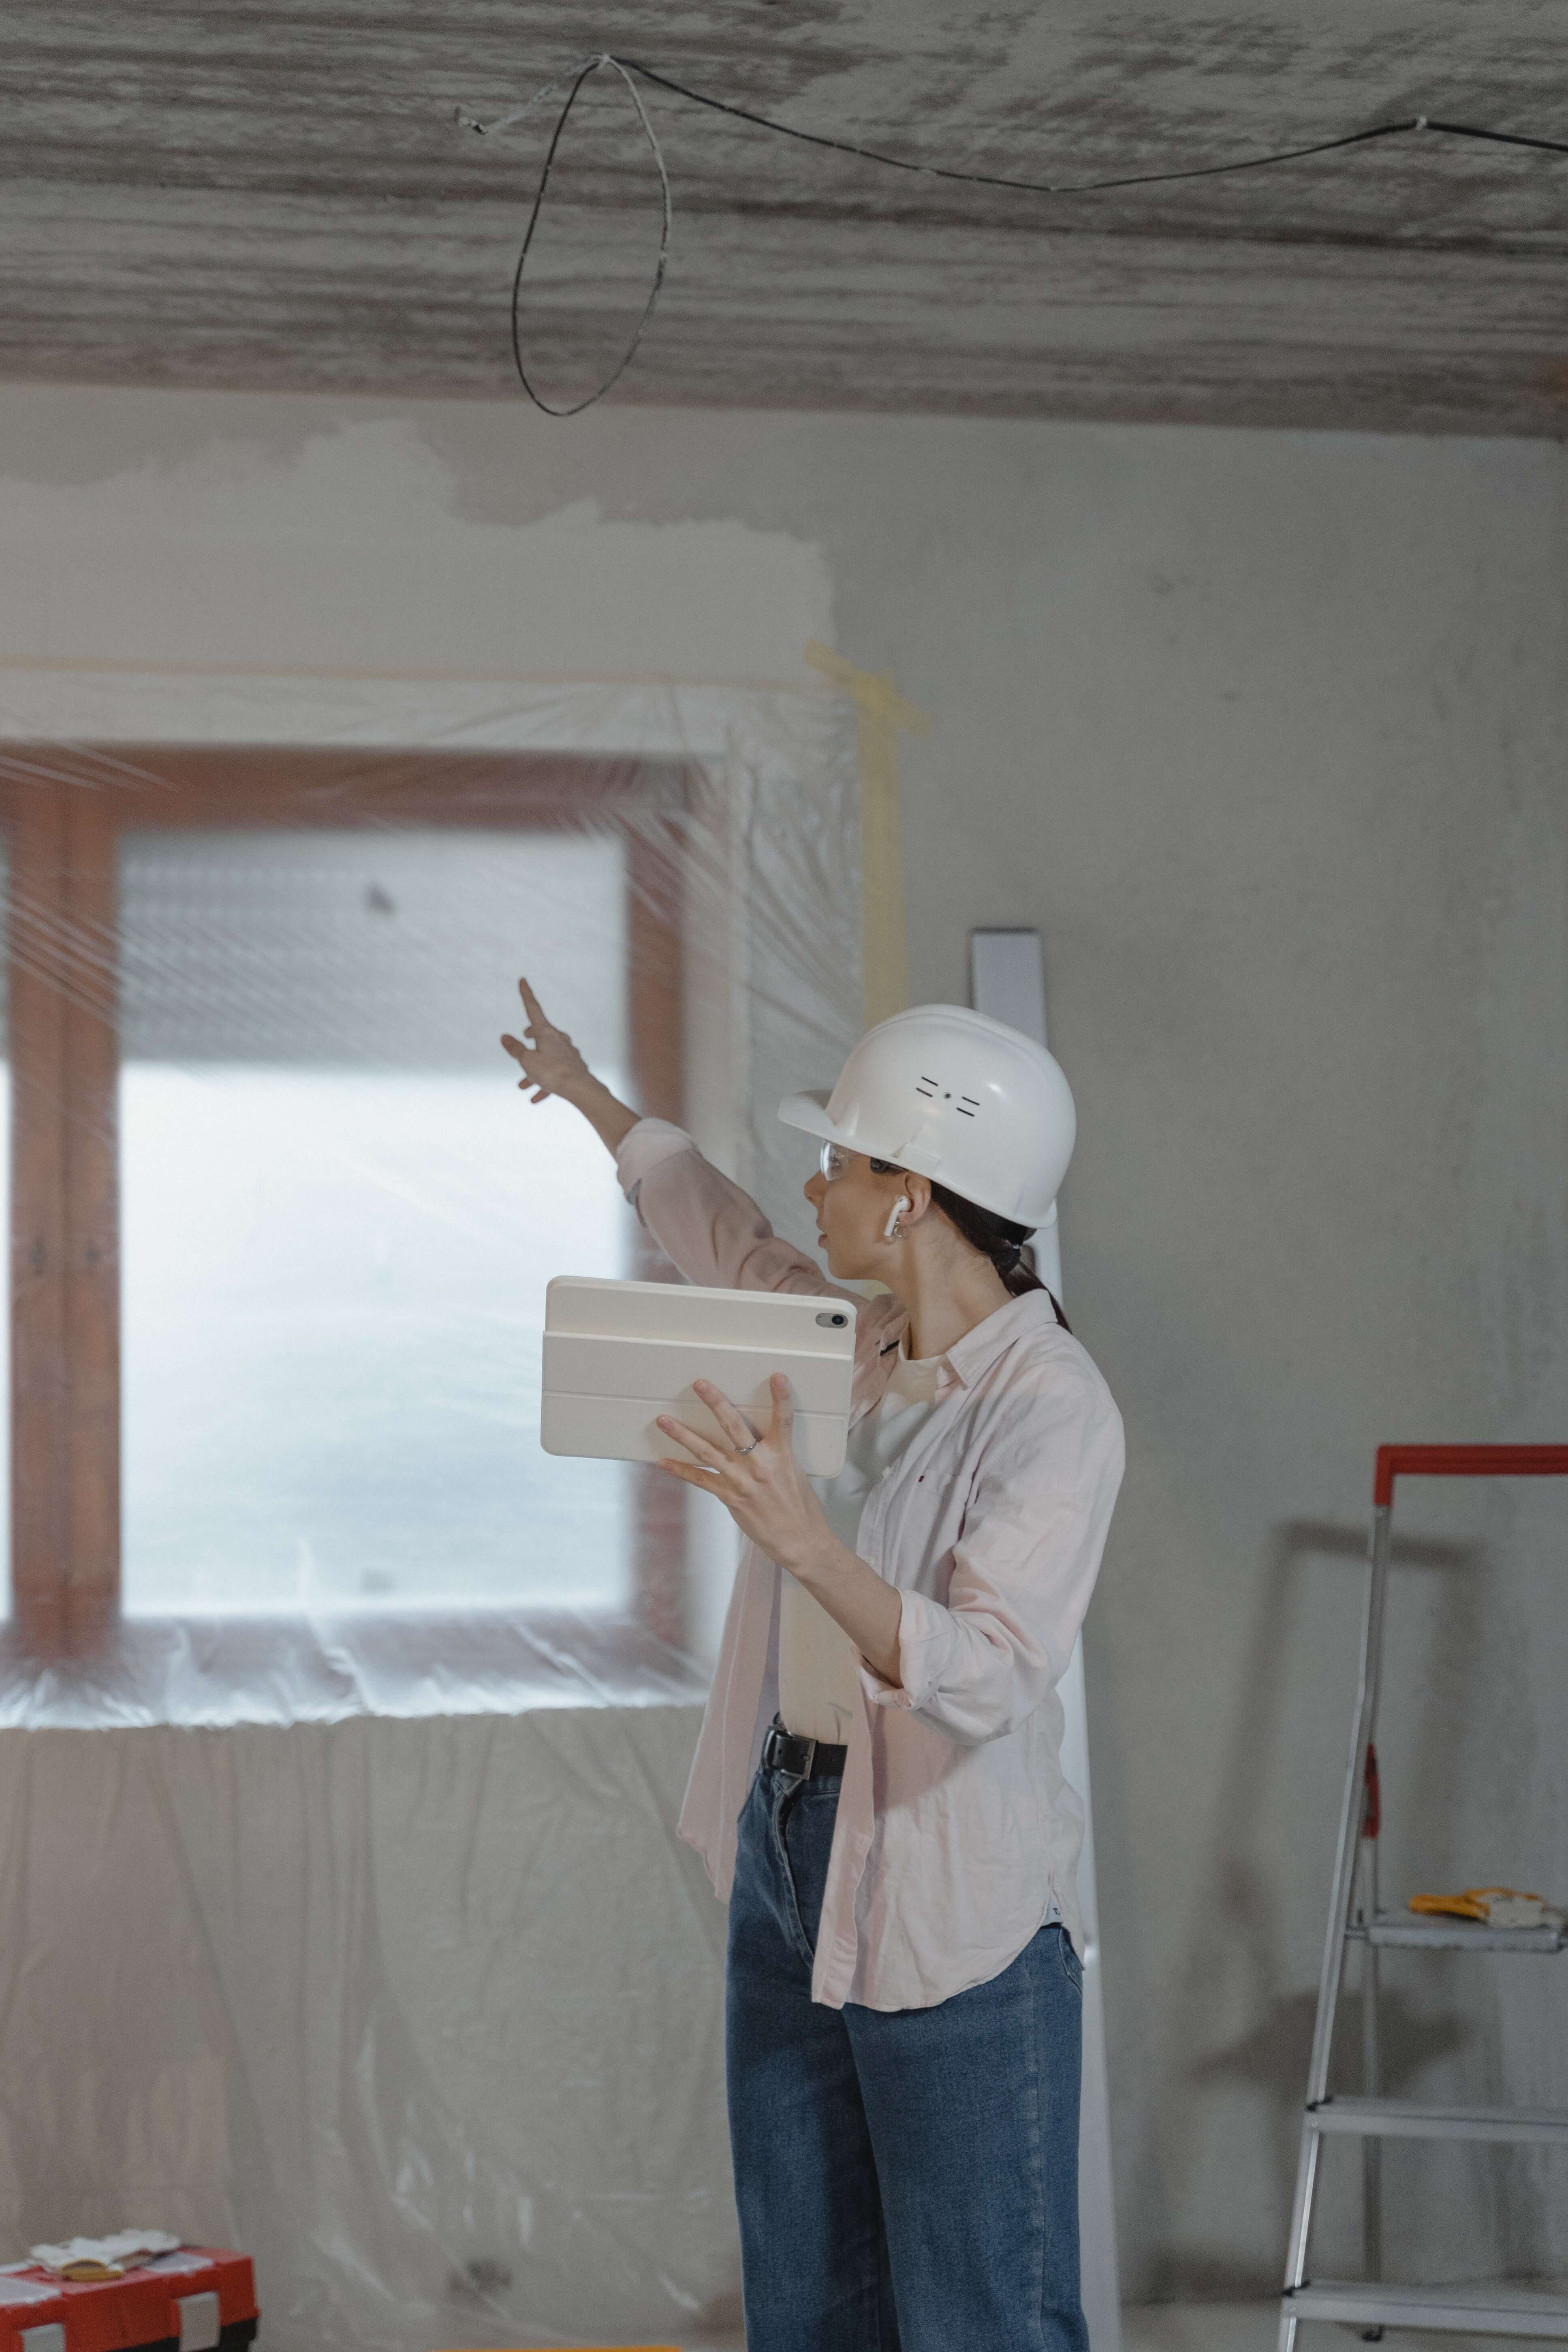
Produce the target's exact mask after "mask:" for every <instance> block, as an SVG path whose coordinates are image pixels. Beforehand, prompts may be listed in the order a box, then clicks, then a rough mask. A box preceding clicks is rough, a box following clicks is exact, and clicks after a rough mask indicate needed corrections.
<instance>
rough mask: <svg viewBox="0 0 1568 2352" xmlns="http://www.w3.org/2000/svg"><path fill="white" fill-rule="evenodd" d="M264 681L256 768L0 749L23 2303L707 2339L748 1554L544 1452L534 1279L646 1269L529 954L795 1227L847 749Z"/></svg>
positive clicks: (668, 714) (849, 732) (571, 703)
mask: <svg viewBox="0 0 1568 2352" xmlns="http://www.w3.org/2000/svg"><path fill="white" fill-rule="evenodd" d="M254 691H255V693H256V695H257V697H258V709H257V712H256V716H257V719H258V725H257V726H256V728H255V730H254V734H255V736H256V739H257V740H256V741H255V742H253V743H252V744H251V745H250V746H249V747H248V748H242V749H237V750H232V751H230V750H225V749H222V748H214V747H213V745H212V744H210V743H204V744H201V745H192V744H185V745H172V746H170V745H165V746H164V747H163V748H157V747H153V746H149V745H143V744H136V745H128V744H124V743H121V744H117V745H114V746H108V747H105V746H100V747H99V748H96V749H90V750H89V749H85V748H80V747H78V748H76V749H73V750H68V751H62V750H59V749H50V748H48V747H41V746H38V745H26V746H23V745H16V744H14V745H13V746H12V747H11V748H10V750H9V751H7V752H6V753H5V755H4V757H3V759H0V814H3V815H4V826H3V828H0V830H3V832H4V841H5V850H6V852H7V855H8V857H9V873H10V885H11V887H10V893H9V902H8V903H9V933H8V938H9V954H8V959H7V971H8V976H9V1004H8V1012H9V1031H8V1034H9V1052H10V1072H11V1089H10V1106H11V1109H12V1115H13V1124H14V1129H15V1135H16V1157H15V1167H16V1184H15V1187H14V1192H13V1205H12V1213H11V1227H12V1240H13V1264H14V1266H15V1268H16V1278H15V1282H14V1286H13V1318H14V1342H15V1361H16V1367H17V1370H18V1373H19V1376H20V1377H19V1381H18V1383H17V1388H16V1408H15V1412H14V1413H13V1415H12V1435H13V1444H12V1457H11V1458H12V1461H13V1464H14V1469H15V1478H14V1486H15V1493H16V1507H15V1510H14V1514H13V1545H12V1554H11V1564H12V1576H11V1593H12V1601H11V1612H10V1618H9V1622H8V1625H7V1627H6V1631H5V1643H4V1651H3V1655H0V1749H3V1751H4V1761H5V1772H4V1785H5V1799H4V1802H3V1803H0V1883H3V1884H4V1887H5V1902H6V1912H7V1916H8V1918H9V1920H10V1922H11V1932H10V1934H9V1936H8V1937H7V1942H6V1958H5V1961H4V1964H3V1966H0V2063H4V2064H5V2069H6V2074H7V2079H8V2083H9V2084H10V2090H9V2093H8V2098H7V2128H6V2132H5V2136H4V2137H3V2139H0V2260H4V2259H6V2258H12V2259H15V2258H16V2257H18V2256H20V2255H21V2254H22V2253H23V2252H25V2251H26V2247H27V2246H28V2245H29V2244H30V2243H32V2242H37V2241H38V2240H42V2239H58V2238H59V2237H61V2236H65V2235H69V2234H71V2233H73V2232H76V2231H88V2230H91V2231H100V2230H107V2229H110V2228H113V2227H117V2226H119V2225H120V2224H121V2222H124V2221H130V2220H135V2221H141V2222H147V2223H149V2224H152V2223H157V2224H160V2225H163V2226H167V2227H169V2228H172V2229H174V2230H177V2231H181V2232H182V2233H184V2235H186V2236H188V2237H191V2238H194V2239H200V2240H204V2241H206V2242H216V2243H224V2242H233V2243H237V2244H239V2245H242V2246H244V2247H245V2248H246V2249H247V2251H248V2252H252V2253H253V2254H254V2256H255V2258H256V2261H257V2265H258V2285H259V2289H260V2294H261V2300H262V2303H263V2307H264V2321H263V2340H264V2341H265V2342H266V2343H267V2344H268V2346H270V2347H273V2352H306V2347H311V2352H318V2348H319V2347H344V2352H347V2347H351V2346H352V2347H361V2348H362V2352H364V2348H366V2347H386V2352H428V2347H432V2346H435V2345H447V2344H451V2345H457V2344H463V2343H473V2344H476V2345H480V2344H490V2345H515V2344H518V2343H521V2342H538V2343H543V2342H561V2343H570V2342H572V2341H579V2342H580V2341H583V2340H584V2339H586V2340H592V2341H605V2340H607V2339H611V2338H615V2337H626V2336H645V2337H646V2336H652V2337H657V2338H659V2339H662V2340H668V2341H676V2342H687V2341H689V2342H697V2341H700V2339H701V2336H702V2334H703V2332H704V2330H705V2329H707V2328H709V2327H717V2328H721V2329H722V2328H723V2327H725V2326H733V2325H735V2324H736V2321H735V2313H736V2307H737V2306H736V2293H737V2288H738V2272H737V2256H736V2250H735V2235H734V2221H733V2213H732V2206H731V2194H730V2183H729V2169H728V2158H727V2152H726V2144H725V2133H724V2124H723V2101H722V2066H721V1943H722V1934H723V1913H722V1911H721V1907H720V1906H719V1905H717V1904H716V1903H715V1902H714V1901H713V1899H712V1897H711V1895H710V1892H709V1890H708V1887H707V1885H706V1882H705V1880H704V1879H703V1877H702V1874H701V1871H700V1865H699V1864H697V1863H696V1861H695V1859H694V1857H692V1856H691V1855H690V1854H689V1853H686V1852H685V1851H684V1850H683V1849H682V1848H680V1847H679V1845H678V1843H676V1840H675V1837H674V1817H675V1811H676V1809H677V1807H678V1805H679V1797H680V1792H681V1789H682V1787H683V1784H684V1780H685V1775H686V1770H687V1767H688V1764H689V1756H690V1751H691V1748H692V1745H693V1742H694V1739H695V1736H696V1727H697V1721H698V1708H699V1704H700V1698H701V1696H702V1692H703V1688H704V1685H705V1679H706V1674H705V1668H704V1666H703V1664H702V1658H703V1655H704V1654H706V1653H707V1652H708V1651H710V1647H711V1644H712V1642H713V1639H714V1637H715V1633H716V1616H717V1612H718V1611H719V1610H720V1609H721V1606H722V1601H723V1597H724V1591H725V1588H726V1586H727V1581H728V1575H729V1570H730V1568H731V1563H732V1559H733V1552H734V1547H733V1538H732V1531H731V1528H730V1525H729V1522H728V1520H727V1519H725V1518H724V1517H723V1516H722V1514H720V1513H717V1512H716V1511H715V1510H714V1509H713V1508H712V1507H710V1506H707V1505H703V1504H702V1503H701V1502H700V1498H693V1505H692V1507H688V1506H687V1503H686V1497H685V1495H684V1490H679V1489H676V1488H674V1487H673V1486H670V1485H669V1484H668V1482H662V1481H660V1480H658V1477H657V1474H654V1473H652V1472H646V1473H645V1472H643V1471H640V1470H633V1469H630V1468H622V1467H620V1466H619V1465H595V1464H592V1463H581V1462H566V1461H558V1460H554V1459H552V1458H551V1457H547V1456H545V1455H544V1454H542V1452H541V1450H540V1447H539V1444H538V1432H537V1392H538V1378H539V1339H540V1330H541V1327H542V1311H543V1289H544V1284H545V1282H546V1280H547V1279H548V1277H549V1276H551V1275H552V1274H553V1273H556V1272H566V1271H575V1272H582V1273H599V1274H605V1273H608V1274H631V1273H636V1274H638V1275H643V1276H647V1275H658V1274H659V1273H660V1272H668V1269H664V1268H661V1267H660V1266H659V1265H658V1264H656V1263H654V1262H652V1260H651V1258H650V1255H649V1245H648V1244H647V1242H646V1239H645V1237H644V1236H643V1235H642V1234H641V1232H640V1229H639V1228H638V1227H637V1223H636V1221H635V1218H634V1217H633V1216H632V1214H631V1213H630V1212H629V1211H628V1209H627V1208H626V1204H625V1203H624V1202H622V1201H621V1199H620V1196H619V1193H618V1192H617V1190H616V1185H615V1180H614V1171H613V1169H612V1167H611V1164H610V1162H609V1160H608V1158H607V1156H606V1155H605V1153H604V1152H603V1150H601V1148H600V1147H599V1145H598V1144H597V1143H596V1141H595V1139H594V1138H593V1137H592V1135H591V1134H590V1133H589V1132H588V1130H587V1129H586V1128H585V1127H584V1125H583V1123H582V1122H581V1121H580V1120H579V1119H578V1118H577V1117H576V1115H575V1114H574V1113H573V1112H572V1111H571V1110H569V1109H568V1108H566V1107H565V1106H563V1105H561V1104H548V1105H545V1106H543V1107H541V1108H534V1107H532V1106H531V1105H529V1104H527V1103H525V1102H524V1101H523V1100H522V1098H521V1097H520V1096H519V1094H518V1092H517V1091H516V1088H515V1085H514V1083H513V1081H514V1079H515V1075H516V1074H515V1072H514V1071H513V1070H512V1069H511V1066H510V1064H508V1063H507V1062H506V1061H505V1060H504V1058H503V1057H502V1055H501V1054H500V1049H499V1045H498V1043H497V1040H498V1036H499V1033H500V1030H501V1029H502V1028H503V1027H512V1028H515V1027H517V1026H518V1025H520V1023H519V1013H518V1007H517V1000H516V995H515V983H516V979H517V976H518V974H519V973H520V972H521V971H527V972H528V973H529V975H530V977H531V979H532V980H533V982H535V984H536V986H537V987H538V989H539V991H540V993H541V996H542V1000H543V1002H544V1003H545V1004H546V1005H547V1007H548V1008H549V1009H550V1011H551V1012H552V1014H553V1015H554V1016H555V1017H556V1018H558V1019H560V1020H562V1021H563V1023H564V1024H566V1025H567V1026H568V1027H570V1028H571V1029H572V1030H573V1031H574V1034H576V1035H577V1036H578V1037H579V1039H580V1041H581V1042H582V1044H583V1045H584V1048H585V1050H586V1051H587V1053H588V1055H589V1056H590V1058H591V1059H592V1060H593V1062H594V1063H595V1066H596V1067H597V1068H598V1069H599V1070H600V1071H601V1072H602V1073H603V1074H604V1075H605V1076H606V1077H607V1078H608V1079H609V1080H610V1083H611V1084H612V1085H614V1086H615V1087H616V1088H617V1091H621V1092H624V1093H625V1094H626V1096H627V1097H628V1098H629V1099H631V1100H632V1101H633V1102H634V1103H635V1104H636V1105H637V1107H638V1108H643V1109H645V1110H647V1111H649V1112H656V1113H658V1114H659V1115H661V1116H663V1117H666V1118H679V1119H681V1120H682V1121H683V1122H684V1123H685V1124H686V1125H687V1126H689V1128H690V1129H692V1130H693V1131H694V1132H695V1133H696V1134H697V1136H698V1137H699V1139H700V1141H701V1142H702V1143H703V1146H704V1148H705V1149H707V1150H710V1152H711V1153H712V1154H713V1156H714V1157H715V1158H717V1159H718V1160H721V1162H722V1163H723V1164H725V1165H727V1166H728V1167H730V1168H731V1170H732V1171H734V1172H735V1173H736V1174H737V1175H738V1176H740V1177H741V1179H742V1181H745V1182H746V1183H747V1184H748V1185H749V1186H750V1187H751V1188H752V1190H753V1191H754V1192H756V1193H757V1194H758V1196H759V1198H760V1199H761V1200H762V1201H763V1203H764V1205H765V1206H766V1207H767V1209H768V1211H769V1213H770V1214H772V1215H773V1217H774V1219H775V1221H776V1222H777V1223H779V1224H780V1225H781V1227H783V1228H784V1229H785V1230H788V1231H791V1232H793V1234H795V1237H796V1238H797V1239H801V1240H803V1241H809V1239H810V1238H811V1224H810V1217H809V1212H808V1211H807V1210H806V1209H805V1203H804V1202H803V1201H802V1200H801V1198H800V1185H801V1182H802V1181H803V1179H804V1177H805V1175H806V1173H807V1172H808V1169H809V1154H806V1153H805V1151H804V1148H803V1147H802V1146H801V1145H800V1144H799V1141H798V1139H795V1138H793V1137H791V1136H790V1135H789V1134H788V1133H787V1132H786V1131H785V1130H784V1129H782V1128H779V1127H778V1126H777V1124H776V1121H775V1118H774V1110H775V1107H776V1104H777V1101H778V1099H779V1097H781V1096H782V1095H783V1094H784V1093H785V1092H786V1091H788V1090H789V1089H791V1088H793V1087H796V1086H799V1085H802V1084H810V1083H822V1082H823V1081H824V1080H826V1079H828V1078H830V1077H831V1076H832V1075H833V1073H834V1071H835V1070H836V1068H837V1064H838V1061H839V1060H840V1059H841V1057H842V1055H843V1053H844V1050H845V1048H846V1045H847V1042H848V1040H849V1038H850V1037H851V1036H852V1035H853V1034H854V1031H855V1029H856V1027H857V1025H858V1012H859V998H860V990H859V963H858V940H859V879H858V854H857V831H856V823H857V819H856V795H855V785H854V770H853V725H852V723H849V722H847V715H846V714H845V713H844V712H843V711H842V710H841V709H840V708H839V707H838V706H837V705H836V704H834V703H833V702H831V701H829V700H828V699H826V698H820V699H819V698H815V697H812V696H809V695H803V696H799V697H788V696H784V695H778V696H768V695H745V696H741V695H736V696H732V697H730V698H725V697H709V698H707V700H706V702H703V701H702V698H697V701H698V703H700V704H701V709H700V718H701V722H702V723H701V725H700V727H699V728H698V729H697V730H695V731H694V732H691V733H690V734H689V732H688V730H687V729H686V726H685V720H686V718H687V716H688V715H689V709H690V708H691V707H693V706H692V704H691V699H690V698H688V703H687V705H686V706H684V707H683V706H680V705H679V703H678V702H677V700H676V699H675V698H671V699H669V700H668V703H667V704H665V705H664V706H663V707H661V708H658V709H655V708H654V707H653V706H654V704H655V702H657V699H658V698H650V697H649V696H648V695H647V694H644V695H641V696H640V697H637V696H628V697H626V698H619V699H617V698H616V696H615V695H614V694H612V693H610V692H608V691H601V692H598V693H595V694H592V695H589V696H586V697H584V695H583V694H582V693H578V694H576V695H573V694H569V693H566V692H564V691H563V693H562V694H561V695H560V696H559V697H557V698H555V699H554V700H553V701H552V698H550V696H549V695H547V694H543V693H540V694H536V695H534V696H533V697H532V698H531V701H530V703H529V706H528V708H527V709H526V710H524V709H521V708H520V709H519V710H518V711H516V712H505V711H496V710H493V709H492V710H491V711H490V712H489V713H488V714H487V717H486V719H485V722H484V724H483V725H482V726H479V727H477V728H476V729H474V730H471V731H470V732H469V733H468V735H467V736H465V735H464V734H463V733H462V732H461V730H459V731H458V733H457V734H455V735H454V734H453V733H451V732H450V731H447V730H438V729H435V728H432V730H430V731H431V736H432V739H433V740H428V741H425V742H421V741H419V740H417V736H418V730H416V729H409V730H405V732H406V733H407V734H408V735H409V737H410V738H411V739H412V740H404V741H390V742H385V741H384V742H382V743H380V744H378V745H376V746H374V748H364V747H363V744H362V746H361V747H360V748H355V747H354V745H353V743H352V742H348V741H340V742H339V743H337V744H336V745H333V744H331V743H321V742H319V741H318V742H315V743H311V744H309V745H306V746H304V747H299V746H292V747H291V746H287V745H279V744H278V743H276V742H273V743H272V744H271V746H270V748H268V737H269V736H270V735H272V734H274V733H275V732H276V731H277V722H278V721H279V713H278V711H277V710H275V709H262V708H261V707H260V705H261V704H264V703H265V702H266V696H265V694H264V692H263V689H262V687H261V686H260V685H258V686H257V687H256V688H255V689H254ZM280 691H281V689H280ZM726 705H727V707H726ZM381 731H383V732H384V731H385V730H381Z"/></svg>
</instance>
